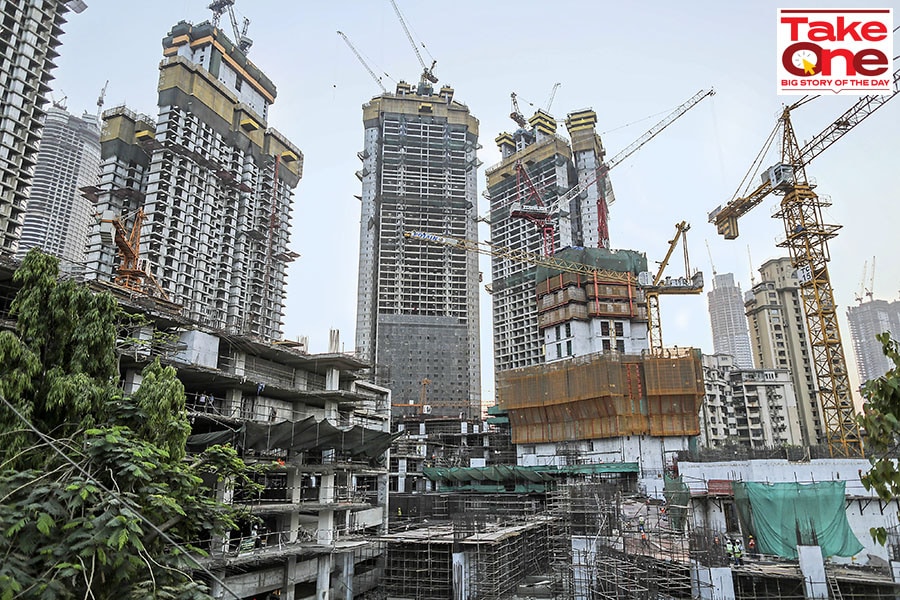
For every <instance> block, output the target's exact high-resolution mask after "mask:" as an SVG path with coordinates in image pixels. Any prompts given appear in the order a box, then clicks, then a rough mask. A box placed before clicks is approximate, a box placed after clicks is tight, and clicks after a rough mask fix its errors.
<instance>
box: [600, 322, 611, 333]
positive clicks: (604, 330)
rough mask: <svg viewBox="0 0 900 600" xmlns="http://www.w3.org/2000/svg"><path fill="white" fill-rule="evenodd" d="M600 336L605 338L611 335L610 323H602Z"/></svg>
mask: <svg viewBox="0 0 900 600" xmlns="http://www.w3.org/2000/svg"><path fill="white" fill-rule="evenodd" d="M600 335H603V336H608V335H609V321H601V322H600Z"/></svg>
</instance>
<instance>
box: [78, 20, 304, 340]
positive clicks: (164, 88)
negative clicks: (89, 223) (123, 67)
mask: <svg viewBox="0 0 900 600" xmlns="http://www.w3.org/2000/svg"><path fill="white" fill-rule="evenodd" d="M158 89H159V98H158V106H159V116H158V118H157V119H150V118H148V117H146V116H142V115H136V114H134V113H131V112H130V111H127V109H124V110H123V109H112V110H110V111H107V112H106V113H104V115H105V116H106V117H107V123H106V124H105V126H104V132H103V137H102V144H103V151H102V165H101V178H100V183H99V185H98V186H97V189H95V190H93V191H92V192H91V195H92V197H93V198H94V200H95V202H96V204H97V211H98V212H99V213H101V214H102V215H103V216H104V219H103V220H104V221H106V222H107V223H109V222H116V221H117V223H115V224H116V228H119V226H120V225H121V226H122V228H123V229H124V230H125V231H129V230H130V231H138V232H139V235H138V238H139V240H140V241H139V256H140V260H139V263H138V265H137V270H139V271H146V272H147V273H149V274H150V275H152V276H153V277H152V278H149V279H155V281H156V282H157V283H158V286H156V285H155V284H154V285H152V286H150V285H148V286H146V287H148V288H149V291H150V292H152V293H156V292H158V293H159V294H162V295H164V296H166V297H167V299H168V300H170V301H171V302H174V303H176V304H178V305H181V306H182V307H183V310H184V311H185V313H186V314H188V315H190V316H191V317H192V318H195V319H197V320H199V321H201V322H205V323H208V324H209V325H211V326H214V327H217V328H221V329H223V330H226V331H230V332H233V333H235V334H241V335H248V336H254V337H258V338H262V339H269V340H275V339H279V338H280V337H281V327H282V319H283V312H284V299H285V284H286V278H287V265H288V263H289V262H290V261H291V260H293V259H294V258H295V257H296V254H294V253H293V252H291V251H290V249H289V248H288V241H289V240H288V238H289V232H290V221H291V198H292V194H293V189H294V187H295V186H296V185H297V183H298V182H299V180H300V177H301V176H302V166H303V155H302V153H301V152H300V150H299V149H297V147H296V146H294V145H293V144H292V143H291V142H290V141H289V140H287V138H285V137H284V136H283V135H282V134H281V133H279V132H278V131H276V130H275V129H272V128H269V127H268V126H267V116H268V108H269V106H270V105H271V104H272V102H274V100H275V93H276V91H275V85H274V84H273V83H272V81H271V80H270V79H269V78H268V77H267V76H266V75H265V73H263V72H262V71H261V70H260V69H259V68H258V67H256V65H254V64H253V63H252V62H250V61H249V60H248V59H247V56H246V54H245V53H244V52H243V51H242V50H241V49H240V48H238V47H237V46H236V45H235V44H234V43H232V41H231V40H229V39H228V38H227V37H226V36H225V35H224V34H223V33H222V31H221V30H219V29H218V28H217V27H215V26H214V25H213V24H212V23H209V22H203V23H200V24H199V25H191V24H190V23H187V22H185V21H182V22H180V23H178V24H177V25H175V26H174V27H173V28H172V30H171V31H170V32H169V35H168V36H166V37H165V38H164V39H163V61H162V63H161V64H160V78H159V88H158ZM112 238H113V236H112V233H111V232H110V231H109V229H108V228H106V229H105V228H104V227H103V223H100V224H98V225H97V226H96V227H95V228H94V230H93V231H92V234H91V238H90V240H89V250H88V267H89V268H90V269H92V270H93V271H95V272H97V273H100V274H101V275H100V276H101V277H102V276H104V275H103V274H105V276H109V275H111V274H112V273H114V272H115V270H116V267H117V265H118V264H119V262H120V260H119V259H118V258H117V257H116V254H115V248H116V246H119V247H121V246H120V244H119V243H118V240H119V236H116V243H115V244H113V243H112ZM153 288H158V289H153Z"/></svg>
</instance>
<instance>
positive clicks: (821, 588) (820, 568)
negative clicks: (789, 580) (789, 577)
mask: <svg viewBox="0 0 900 600" xmlns="http://www.w3.org/2000/svg"><path fill="white" fill-rule="evenodd" d="M797 554H798V555H799V558H800V574H801V575H802V576H803V585H804V595H805V597H806V598H807V599H809V600H828V576H827V575H826V574H825V560H824V559H823V558H822V549H821V548H820V547H819V546H797Z"/></svg>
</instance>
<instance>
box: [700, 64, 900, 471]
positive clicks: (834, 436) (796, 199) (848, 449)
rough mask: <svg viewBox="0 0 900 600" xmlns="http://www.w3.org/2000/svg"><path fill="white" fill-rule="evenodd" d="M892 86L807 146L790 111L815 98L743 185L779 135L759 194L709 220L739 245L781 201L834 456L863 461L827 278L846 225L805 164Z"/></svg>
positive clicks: (786, 124) (787, 123) (897, 76)
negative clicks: (834, 218) (744, 219)
mask: <svg viewBox="0 0 900 600" xmlns="http://www.w3.org/2000/svg"><path fill="white" fill-rule="evenodd" d="M893 82H894V85H893V93H892V94H889V95H883V96H863V97H861V98H860V99H859V100H858V101H857V102H856V103H855V104H854V105H853V106H852V107H851V108H850V109H849V110H847V111H846V112H845V113H844V114H843V115H841V116H840V117H839V118H838V119H836V120H835V121H834V122H832V123H831V124H830V125H829V126H828V127H826V128H825V129H824V130H823V131H822V132H820V133H819V134H818V135H816V136H814V137H813V138H812V140H810V141H809V142H808V143H807V144H806V145H804V146H803V147H802V148H801V147H800V145H799V144H798V143H797V137H796V135H795V134H794V127H793V125H792V123H791V112H792V111H793V110H795V109H797V108H798V107H800V106H802V105H804V104H806V103H807V102H809V101H810V99H811V98H809V97H806V96H804V97H803V98H801V99H800V100H798V101H797V102H795V103H794V104H792V105H790V106H787V107H785V108H784V110H783V111H782V113H781V117H780V118H779V119H778V123H777V124H776V126H775V129H774V130H773V132H772V134H771V135H770V136H769V139H768V141H767V144H766V147H764V148H763V150H762V151H761V152H760V153H759V155H758V156H757V162H756V163H754V167H751V171H750V172H748V174H747V176H745V178H744V181H743V182H742V183H741V186H744V184H745V183H746V182H748V180H749V178H750V175H751V173H752V172H755V168H758V166H759V165H758V163H759V161H760V160H761V157H763V156H764V155H765V153H766V151H767V149H768V147H769V146H771V144H772V143H773V142H774V141H775V140H776V139H778V134H779V131H780V133H781V136H780V141H781V160H780V162H779V163H777V164H775V165H774V166H772V167H769V168H768V169H767V170H766V171H764V172H763V173H762V183H761V184H760V185H759V186H758V187H757V188H756V189H754V190H752V191H750V192H749V193H747V191H746V190H744V194H743V195H741V190H740V189H739V190H738V193H736V194H735V197H734V198H733V199H732V200H731V201H730V202H728V203H727V204H726V205H725V206H719V207H718V208H716V209H715V210H713V211H712V212H711V213H710V214H709V221H710V223H713V224H714V225H715V226H716V228H717V230H718V232H719V233H720V234H721V235H723V236H724V237H725V239H729V240H733V239H735V238H736V237H737V236H738V227H737V220H738V218H739V217H741V216H743V215H744V214H746V213H747V212H749V211H750V210H751V209H752V208H753V207H755V206H757V205H758V204H760V203H761V202H762V201H763V200H764V199H765V198H766V197H767V196H768V195H769V194H770V193H773V194H776V195H781V196H782V200H781V206H780V207H779V210H778V211H777V212H776V213H775V214H774V216H775V217H776V218H780V219H782V221H783V222H784V231H785V240H784V241H783V242H781V243H780V244H778V245H779V246H781V247H784V248H787V249H788V251H789V254H790V257H791V263H792V265H793V266H794V268H795V269H797V277H798V279H799V280H800V295H801V297H802V299H803V307H804V311H805V314H806V326H807V330H808V332H809V344H810V350H811V353H812V362H813V365H814V369H815V374H816V382H817V385H818V388H819V389H818V396H819V401H820V403H821V409H822V418H823V420H824V427H825V435H826V439H827V443H828V450H829V452H830V453H831V455H832V456H842V457H854V456H863V454H864V452H863V442H862V437H861V434H860V430H859V425H858V424H857V422H856V408H855V407H854V405H853V396H852V394H851V390H850V379H849V377H848V374H847V361H846V359H845V358H844V349H843V344H842V342H841V332H840V329H839V327H838V313H837V307H836V306H835V302H834V293H833V290H832V286H831V278H830V277H829V275H828V261H829V260H830V256H829V253H828V240H830V239H831V238H833V237H835V236H836V235H837V231H838V230H839V229H840V225H833V224H827V223H825V222H824V220H823V219H822V208H823V207H825V206H829V202H828V201H827V199H824V198H820V197H819V196H817V195H816V194H815V192H813V187H815V186H814V184H813V183H811V182H810V181H809V179H807V177H806V165H807V164H809V162H810V161H811V160H812V159H813V158H815V157H816V156H818V155H819V154H820V153H822V151H824V150H825V149H826V148H828V147H829V146H831V145H832V144H833V143H834V142H836V141H837V140H839V139H840V138H841V137H843V136H844V135H846V134H847V132H849V131H850V130H851V129H853V128H854V127H855V126H856V125H858V124H859V123H860V122H862V121H863V120H864V119H865V118H866V117H868V116H869V115H871V114H872V113H873V112H875V110H877V109H878V108H880V107H882V106H884V104H885V103H886V102H888V101H889V100H890V99H891V98H893V97H894V96H896V95H897V93H898V91H900V70H897V71H895V72H894V75H893ZM748 187H749V186H748Z"/></svg>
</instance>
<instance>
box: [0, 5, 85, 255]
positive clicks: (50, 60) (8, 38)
mask: <svg viewBox="0 0 900 600" xmlns="http://www.w3.org/2000/svg"><path fill="white" fill-rule="evenodd" d="M85 8H86V5H85V3H84V2H83V1H82V0H70V1H63V0H55V1H53V2H34V1H32V0H0V80H2V81H3V93H2V98H0V129H2V130H3V132H4V133H3V136H2V138H0V175H2V176H0V254H12V253H14V252H15V251H16V248H17V247H18V243H19V238H20V236H21V234H22V223H23V221H24V219H25V208H26V203H27V199H28V191H29V186H30V185H31V178H32V175H33V174H34V168H35V165H36V164H37V153H38V146H39V145H40V141H41V127H42V126H43V118H44V115H46V111H45V109H44V104H45V103H46V102H47V99H48V98H47V95H48V93H49V92H50V81H51V80H52V79H53V75H52V74H51V71H52V70H53V68H54V67H55V66H56V65H55V63H54V60H55V59H56V57H58V56H59V51H58V50H57V48H58V47H59V45H60V43H62V41H61V39H60V37H61V36H62V34H63V25H65V23H66V17H65V15H66V13H67V12H68V11H69V10H73V11H75V12H79V13H80V12H81V11H83V10H84V9H85Z"/></svg>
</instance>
